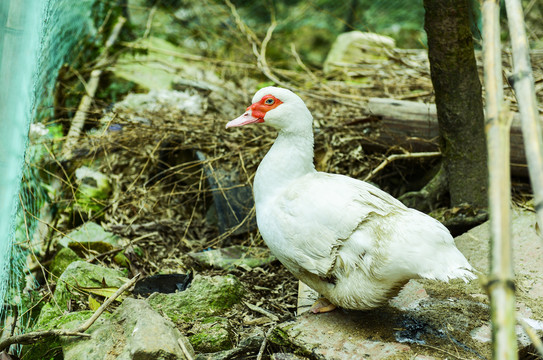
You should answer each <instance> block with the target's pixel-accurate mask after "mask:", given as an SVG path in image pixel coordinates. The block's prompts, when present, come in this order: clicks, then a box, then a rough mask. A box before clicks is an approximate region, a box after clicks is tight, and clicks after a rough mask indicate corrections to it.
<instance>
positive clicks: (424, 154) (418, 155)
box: [364, 151, 441, 181]
mask: <svg viewBox="0 0 543 360" xmlns="http://www.w3.org/2000/svg"><path fill="white" fill-rule="evenodd" d="M434 156H441V153H440V152H439V151H434V152H419V153H407V154H392V155H389V156H388V157H387V158H386V159H385V160H383V162H381V163H380V164H379V166H377V167H376V168H375V169H373V170H372V171H371V172H370V173H369V174H368V175H367V176H366V177H365V178H364V181H368V180H370V179H371V178H373V177H374V176H375V174H377V173H378V172H379V171H381V170H383V169H384V168H385V167H386V166H387V165H388V164H390V163H391V162H393V161H395V160H399V159H415V158H422V157H434Z"/></svg>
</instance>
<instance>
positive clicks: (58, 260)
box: [49, 248, 81, 277]
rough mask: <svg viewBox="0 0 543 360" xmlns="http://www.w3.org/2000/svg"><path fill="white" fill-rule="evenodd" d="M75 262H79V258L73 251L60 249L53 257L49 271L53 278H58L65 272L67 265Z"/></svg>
mask: <svg viewBox="0 0 543 360" xmlns="http://www.w3.org/2000/svg"><path fill="white" fill-rule="evenodd" d="M77 260H81V258H80V257H79V256H78V255H77V254H76V253H75V251H73V250H72V249H70V248H62V249H60V250H59V252H58V253H57V254H56V255H55V258H54V259H53V262H52V263H51V266H50V267H49V270H50V271H51V273H52V274H53V275H54V276H56V277H59V276H60V275H62V273H63V272H64V270H66V268H67V267H68V265H70V264H71V263H73V262H74V261H77Z"/></svg>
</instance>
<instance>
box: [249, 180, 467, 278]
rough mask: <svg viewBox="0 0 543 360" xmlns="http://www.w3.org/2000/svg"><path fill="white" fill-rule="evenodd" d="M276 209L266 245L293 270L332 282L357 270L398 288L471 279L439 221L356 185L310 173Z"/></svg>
mask: <svg viewBox="0 0 543 360" xmlns="http://www.w3.org/2000/svg"><path fill="white" fill-rule="evenodd" d="M272 211H273V214H270V215H271V216H270V218H272V219H274V220H273V222H274V223H273V224H272V227H273V228H274V231H275V232H274V234H275V235H274V236H273V237H274V239H272V241H268V240H267V239H266V241H267V242H268V244H269V245H270V243H273V245H271V246H270V247H272V250H275V251H274V252H275V253H279V254H280V256H279V258H280V260H282V261H284V262H286V263H287V264H285V265H287V267H289V268H291V269H294V270H296V268H299V269H300V270H304V271H308V272H310V273H313V274H315V275H317V276H319V277H321V278H330V277H332V278H333V277H338V276H342V275H347V274H348V273H349V272H350V271H352V270H355V269H356V270H362V271H364V272H366V273H367V274H368V276H374V277H377V278H382V279H389V280H391V281H393V282H394V281H400V280H403V279H408V278H412V277H424V278H431V279H439V280H448V279H450V278H456V277H460V278H463V279H470V278H473V277H474V276H473V274H472V273H471V272H470V271H469V270H470V269H471V266H470V265H469V263H468V262H467V260H466V259H465V257H464V256H463V255H462V254H461V253H460V251H459V250H458V249H457V248H456V246H455V244H454V239H453V238H452V236H451V235H450V233H449V231H448V230H447V228H445V227H444V226H443V225H442V224H441V223H440V222H438V221H437V220H435V219H433V218H431V217H429V216H427V215H425V214H423V213H421V212H419V211H417V210H414V209H409V208H407V207H406V206H405V205H403V204H402V203H401V202H400V201H398V200H396V199H395V198H393V197H392V196H391V195H389V194H387V193H385V192H384V191H382V190H380V189H378V188H376V187H374V186H372V185H370V184H368V183H365V182H362V181H359V180H355V179H352V178H349V177H346V176H342V175H332V174H326V173H315V174H310V175H306V176H305V177H303V178H301V179H299V180H297V181H296V182H295V183H293V184H291V186H289V188H288V189H286V190H285V191H284V192H283V193H282V194H281V195H280V196H278V197H277V199H276V201H275V203H274V206H273V210H272ZM259 221H260V219H259ZM289 265H290V266H289Z"/></svg>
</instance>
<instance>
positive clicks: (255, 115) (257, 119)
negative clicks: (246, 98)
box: [226, 86, 313, 132]
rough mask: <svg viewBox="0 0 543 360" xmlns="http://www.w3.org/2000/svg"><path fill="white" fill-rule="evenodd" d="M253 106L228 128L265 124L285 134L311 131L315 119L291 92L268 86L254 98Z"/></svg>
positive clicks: (300, 100) (229, 123) (228, 125)
mask: <svg viewBox="0 0 543 360" xmlns="http://www.w3.org/2000/svg"><path fill="white" fill-rule="evenodd" d="M252 102H253V104H252V105H251V106H249V107H248V108H247V111H246V112H245V113H244V114H243V115H241V116H240V117H238V118H237V119H234V120H232V121H230V122H228V124H226V128H227V129H228V128H231V127H236V126H243V125H247V124H254V123H265V124H267V125H269V126H272V127H274V128H276V129H277V130H280V131H284V132H306V131H308V130H309V131H311V129H312V125H313V117H312V116H311V113H310V112H309V110H308V109H307V107H306V106H305V104H304V102H303V100H302V99H301V98H300V97H299V96H298V95H296V94H295V93H293V92H292V91H290V90H287V89H283V88H278V87H274V86H268V87H265V88H262V89H260V90H258V91H257V92H256V94H255V96H253V101H252Z"/></svg>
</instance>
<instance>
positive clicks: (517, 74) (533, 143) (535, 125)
mask: <svg viewBox="0 0 543 360" xmlns="http://www.w3.org/2000/svg"><path fill="white" fill-rule="evenodd" d="M505 7H506V10H507V19H508V24H509V33H510V34H511V45H512V48H513V75H512V76H511V78H510V79H511V80H512V81H511V82H512V83H513V87H514V89H515V97H516V98H517V103H518V107H519V112H520V117H521V121H522V133H523V135H524V146H525V149H526V157H527V159H528V169H529V173H530V180H531V183H532V190H533V192H534V199H535V210H536V213H537V221H538V223H539V226H543V139H542V138H541V126H540V124H539V121H538V114H539V112H538V110H537V99H536V96H535V85H534V75H533V72H532V66H531V63H530V49H529V47H528V38H527V37H526V30H525V27H526V25H525V24H524V12H523V11H522V5H521V3H520V1H519V0H505Z"/></svg>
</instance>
